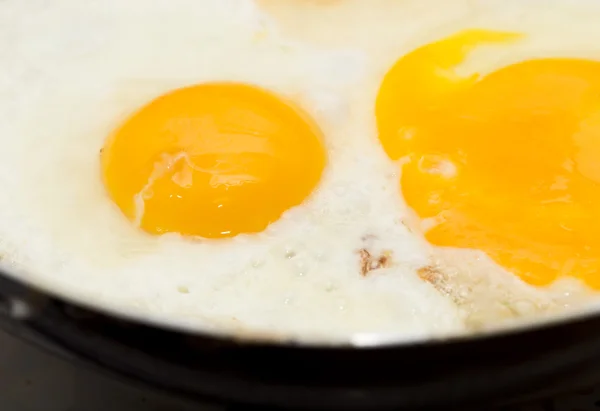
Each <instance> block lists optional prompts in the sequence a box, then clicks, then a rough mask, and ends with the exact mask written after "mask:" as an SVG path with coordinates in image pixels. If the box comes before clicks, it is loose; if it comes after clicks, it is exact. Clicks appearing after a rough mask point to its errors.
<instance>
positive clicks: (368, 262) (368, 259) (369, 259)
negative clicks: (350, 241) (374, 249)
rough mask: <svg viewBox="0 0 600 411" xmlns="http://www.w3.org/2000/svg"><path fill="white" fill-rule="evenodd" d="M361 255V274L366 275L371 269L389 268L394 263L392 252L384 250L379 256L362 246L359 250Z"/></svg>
mask: <svg viewBox="0 0 600 411" xmlns="http://www.w3.org/2000/svg"><path fill="white" fill-rule="evenodd" d="M358 254H359V256H360V274H361V275H362V276H363V277H365V276H366V275H367V274H368V273H369V272H370V271H373V270H377V269H379V268H387V267H389V266H390V265H391V263H392V252H391V251H388V250H386V251H383V252H382V253H381V255H380V256H379V257H375V256H373V255H371V253H370V252H369V251H367V249H366V248H362V249H360V250H359V252H358Z"/></svg>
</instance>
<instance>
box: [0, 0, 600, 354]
mask: <svg viewBox="0 0 600 411" xmlns="http://www.w3.org/2000/svg"><path fill="white" fill-rule="evenodd" d="M269 3H271V4H269ZM310 3H311V4H312V5H308V3H305V2H302V1H299V0H296V1H287V0H282V1H277V2H268V1H260V0H258V2H253V1H250V0H153V1H146V0H130V1H127V2H123V1H121V0H97V1H86V2H80V1H78V0H58V1H55V2H51V3H48V2H45V1H42V0H27V1H18V0H6V1H4V2H3V3H2V4H1V5H0V139H1V140H0V141H1V142H2V150H0V187H2V196H0V255H1V256H2V257H3V259H2V262H1V264H2V265H3V268H5V269H6V270H7V272H8V273H9V274H10V275H13V276H16V277H18V278H20V279H23V280H25V281H28V282H31V283H34V284H37V285H39V286H42V287H44V288H46V289H48V290H51V291H53V292H55V293H59V294H61V295H63V296H65V297H67V298H70V299H74V300H77V301H81V302H85V303H87V304H93V305H95V306H98V307H103V308H105V309H110V310H113V311H120V312H122V313H127V314H129V315H134V316H137V317H144V318H146V319H150V320H154V321H159V322H161V323H169V324H176V325H183V326H186V327H191V328H193V329H200V330H208V329H210V330H215V331H219V332H225V333H244V334H245V333H249V334H250V335H253V336H257V335H266V334H269V335H276V336H278V338H279V337H281V336H284V337H286V338H287V337H289V338H296V339H300V340H303V341H317V340H318V341H328V342H340V341H354V342H356V343H361V342H364V341H371V339H370V338H369V337H367V336H368V335H372V334H379V335H381V334H387V335H392V336H393V338H394V339H395V341H401V340H404V341H407V340H412V339H415V338H427V337H432V336H441V335H448V334H454V333H457V332H462V331H464V330H466V329H469V328H472V327H471V325H470V324H472V323H473V316H474V315H475V318H477V319H478V321H479V322H478V324H479V323H485V324H488V323H494V322H496V321H498V320H499V319H501V318H504V317H506V316H507V315H505V311H506V309H504V311H503V309H501V308H500V309H499V308H497V307H506V301H509V303H510V304H518V303H520V302H523V301H526V302H528V303H530V304H532V305H533V306H534V309H530V310H525V311H527V312H528V313H529V312H531V313H535V314H536V313H538V312H539V311H540V310H542V309H545V308H546V307H559V308H562V307H564V306H565V305H568V304H570V302H569V303H567V302H565V301H563V300H561V298H563V297H564V296H565V293H572V294H574V295H575V294H577V295H579V294H580V293H581V292H583V291H585V290H583V291H582V288H581V286H580V285H578V284H576V285H575V286H573V285H572V284H570V285H569V286H568V287H566V288H565V287H562V288H561V287H558V289H557V290H558V291H557V290H555V289H553V290H551V291H548V290H538V289H534V288H532V287H529V286H526V285H525V284H523V283H522V282H520V280H517V279H516V278H515V277H514V276H512V275H510V274H508V273H505V272H503V271H502V270H483V271H482V269H481V267H483V266H484V265H482V264H480V262H478V261H483V260H485V258H484V257H482V256H479V255H476V256H473V255H471V254H470V255H469V256H467V257H465V258H462V257H457V256H458V255H459V254H457V253H456V252H450V255H449V256H448V255H446V254H443V253H438V252H437V251H435V250H431V249H430V247H428V245H427V244H426V243H425V242H424V241H423V240H422V238H421V237H420V236H419V235H417V234H415V233H412V232H411V231H410V230H409V229H408V228H407V221H409V220H410V218H411V212H410V210H408V209H407V208H406V206H405V204H404V203H403V200H402V198H401V196H400V193H399V190H398V181H399V176H398V171H399V167H398V164H394V163H393V162H391V161H389V159H388V158H387V157H386V156H385V154H384V153H383V151H382V149H381V147H380V145H379V143H378V141H377V137H376V135H377V133H376V127H375V119H374V112H373V110H374V107H373V106H374V101H375V96H376V93H377V89H378V86H379V84H380V82H381V79H382V77H383V75H384V74H385V71H386V70H387V69H388V68H389V67H390V66H391V64H393V62H394V61H395V60H396V59H397V58H398V57H399V56H400V55H401V54H403V53H406V52H408V51H410V50H411V49H413V48H414V47H417V46H419V45H421V44H423V43H425V42H427V41H431V40H434V39H436V38H440V37H443V36H444V35H448V34H451V33H452V32H454V31H456V30H458V29H460V28H465V27H472V26H484V27H489V28H501V29H514V30H521V31H524V32H527V33H528V34H531V37H530V38H529V39H528V40H527V41H526V42H524V43H522V44H521V45H519V46H515V48H512V49H504V50H503V51H498V50H500V48H497V49H494V50H495V51H494V52H493V53H491V52H490V51H489V50H488V51H485V50H484V51H482V52H481V53H479V54H475V56H474V58H472V59H470V60H469V62H468V63H467V64H466V65H465V68H464V69H465V70H470V69H477V70H486V69H489V70H491V69H493V68H494V67H492V66H494V65H501V64H505V62H507V61H510V60H511V59H521V58H523V57H526V56H528V55H533V54H535V53H538V54H543V53H549V54H551V53H554V52H561V51H565V50H568V51H569V53H571V54H573V53H575V54H577V53H580V54H585V55H586V56H590V55H591V56H597V57H598V58H600V50H599V49H598V47H597V46H596V45H593V44H592V43H593V41H592V40H590V37H589V36H590V35H591V34H593V33H596V34H598V30H600V29H598V28H595V27H594V25H595V21H597V19H595V17H594V18H592V17H590V15H591V13H590V11H589V10H588V9H587V8H586V7H587V6H585V5H584V3H585V2H583V1H582V2H580V3H578V4H577V7H575V6H574V5H573V4H571V3H575V2H574V1H573V2H568V1H562V2H561V1H558V0H557V1H552V2H548V3H552V4H553V5H555V6H556V7H555V8H551V7H542V6H540V5H539V4H538V3H544V2H542V1H539V2H538V1H535V2H517V1H514V2H513V1H510V2H496V1H469V0H456V1H442V0H430V1H429V0H428V1H417V0H406V1H389V0H376V1H373V2H372V3H373V4H371V2H362V1H360V0H355V1H351V0H348V1H334V2H326V3H327V4H328V5H327V6H326V7H325V6H322V7H321V6H319V5H318V3H319V2H310ZM367 3H369V4H371V6H372V7H366V6H365V4H367ZM375 3H377V4H375ZM524 3H527V4H528V5H524ZM534 3H535V4H534ZM273 4H276V5H277V7H275V8H274V7H273ZM502 4H504V5H503V6H502ZM586 4H587V3H586ZM584 6H585V7H584ZM432 7H433V8H434V9H435V10H436V12H435V13H432V12H431V10H432ZM589 7H592V6H589ZM598 12H600V10H597V8H596V14H595V16H598V14H597V13H598ZM565 13H567V14H565ZM568 13H570V14H568ZM565 15H567V17H568V18H565ZM286 19H287V20H286ZM573 19H576V20H577V21H578V24H577V25H573V24H572V21H573ZM561 24H562V26H563V27H565V30H567V31H569V33H575V34H569V36H564V35H562V34H563V33H564V31H562V32H561V30H559V29H557V27H558V25H561ZM315 33H321V35H315ZM327 33H331V35H328V34H327ZM486 52H487V54H486ZM470 65H471V66H470ZM206 81H240V82H246V83H251V84H255V85H258V86H262V87H265V88H268V89H270V90H273V91H275V92H277V93H279V94H280V95H282V96H283V97H286V98H289V99H291V100H293V101H295V102H296V103H297V104H299V105H300V106H301V107H302V108H303V109H304V110H306V111H307V112H308V113H309V114H310V115H311V116H312V117H313V118H314V119H315V121H316V122H317V123H318V124H319V125H320V127H321V128H322V130H323V132H324V135H325V141H324V144H325V145H326V148H327V152H328V164H327V167H326V170H325V173H324V175H323V178H322V181H321V182H320V184H319V186H318V189H317V190H316V191H315V192H314V193H313V195H312V196H311V197H310V198H308V199H307V200H306V201H305V202H304V203H303V204H301V205H300V206H298V207H295V208H293V209H291V210H289V211H288V212H287V213H285V214H284V216H283V217H282V218H281V219H280V220H279V221H277V222H275V223H273V224H271V225H270V226H269V227H268V229H267V230H265V231H264V232H262V233H259V234H255V235H240V236H237V237H235V238H232V239H224V240H218V241H208V240H200V239H194V240H190V239H186V238H181V237H180V236H178V235H173V234H169V235H164V236H150V235H147V234H145V233H143V232H142V231H140V230H139V229H137V228H136V227H134V226H133V225H132V224H131V223H130V222H129V221H128V220H126V219H125V218H124V217H123V216H122V215H121V213H120V211H119V210H118V209H117V207H116V206H115V205H114V204H112V202H111V201H110V200H109V198H108V196H107V193H106V191H105V189H104V187H103V185H102V183H101V175H100V166H99V149H100V148H101V147H102V145H103V143H104V139H105V138H106V136H107V135H108V134H109V133H110V132H111V131H112V130H113V129H114V128H115V127H116V126H117V125H118V124H119V123H120V122H121V121H123V119H124V118H126V117H127V116H128V115H129V114H131V113H132V112H133V111H135V110H136V109H137V108H138V107H140V106H141V105H143V104H144V103H146V102H147V101H149V100H150V99H152V98H154V97H156V96H158V95H160V94H162V93H164V92H167V91H170V90H172V89H174V88H177V87H181V86H186V85H190V84H196V83H200V82H206ZM361 249H367V250H368V251H369V252H371V253H372V254H373V255H379V254H380V253H382V252H388V253H391V255H392V264H391V266H389V267H387V268H381V269H377V270H374V271H371V272H370V273H368V275H367V276H363V275H361V272H360V255H359V251H360V250H361ZM461 255H462V254H461ZM469 259H471V260H469ZM467 260H469V261H470V262H469V264H471V266H468V267H466V266H465V265H464V262H465V261H467ZM473 261H475V262H474V263H473ZM432 262H433V263H436V264H439V265H440V266H444V265H445V266H446V267H448V268H449V271H448V272H450V273H454V274H452V275H445V276H444V278H443V284H441V285H440V284H439V283H438V284H430V283H429V282H427V281H423V280H422V279H421V278H420V277H419V274H418V273H419V268H421V267H423V266H425V265H431V264H432ZM473 264H474V265H473ZM486 264H489V261H487V262H486ZM473 267H474V268H473ZM492 272H493V273H494V274H493V275H492V274H491V273H492ZM436 287H437V288H436ZM565 290H567V291H565ZM573 290H577V292H573ZM569 295H570V294H569ZM557 296H558V297H557ZM559 297H560V298H559ZM579 300H582V298H580V297H578V301H579ZM569 301H570V300H569ZM540 307H541V308H540ZM538 308H539V309H538ZM508 311H510V313H512V314H510V315H511V316H515V315H514V313H515V311H514V310H512V309H510V310H508ZM482 313H483V314H482ZM519 315H520V314H519ZM517 316H518V315H517Z"/></svg>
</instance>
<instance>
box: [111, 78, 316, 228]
mask: <svg viewBox="0 0 600 411" xmlns="http://www.w3.org/2000/svg"><path fill="white" fill-rule="evenodd" d="M101 160H102V161H101V163H102V172H103V177H104V183H105V185H106V187H107V189H108V192H109V194H110V196H111V197H112V199H113V201H114V202H115V203H116V204H117V205H118V206H119V208H120V209H121V210H122V211H123V213H124V214H125V215H126V216H127V217H128V218H129V219H131V220H132V221H134V222H135V223H137V224H139V226H140V227H141V228H143V229H144V230H145V231H147V232H149V233H154V234H159V233H166V232H176V233H180V234H183V235H192V236H201V237H208V238H218V237H228V236H234V235H236V234H239V233H255V232H259V231H261V230H263V229H264V228H265V227H266V226H267V225H268V224H269V223H271V222H273V221H275V220H277V219H278V218H279V217H280V216H281V214H282V213H283V212H284V211H286V210H288V209H289V208H290V207H293V206H295V205H297V204H299V203H301V202H302V201H303V200H304V199H305V198H306V197H307V196H308V195H309V194H310V193H311V192H312V191H313V189H314V188H315V186H316V185H317V183H318V181H319V179H320V176H321V173H322V171H323V168H324V166H325V150H324V147H323V144H322V140H321V135H320V132H319V131H318V129H317V128H316V127H315V126H314V125H313V124H312V123H311V121H310V120H309V119H308V118H307V117H306V116H305V115H303V114H302V113H301V112H300V111H299V110H297V109H296V108H294V107H292V106H291V105H289V104H287V103H285V102H284V101H282V100H281V99H279V98H278V97H276V96H274V95H273V94H271V93H269V92H266V91H264V90H261V89H259V88H256V87H252V86H249V85H243V84H229V83H224V84H217V83H214V84H212V83H211V84H202V85H197V86H192V87H188V88H183V89H179V90H176V91H173V92H171V93H169V94H166V95H163V96H161V97H159V98H157V99H155V100H154V101H152V102H151V103H149V104H148V105H146V106H145V107H143V108H142V109H141V110H139V111H138V112H137V113H135V114H134V115H133V116H132V117H131V118H129V119H128V120H127V121H126V122H125V123H124V124H123V125H122V126H121V127H120V128H119V129H118V130H116V132H115V133H114V134H113V135H112V136H110V137H109V138H108V140H107V142H106V144H105V146H104V148H103V150H102V154H101Z"/></svg>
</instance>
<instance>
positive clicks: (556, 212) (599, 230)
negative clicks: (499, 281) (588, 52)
mask: <svg viewBox="0 0 600 411" xmlns="http://www.w3.org/2000/svg"><path fill="white" fill-rule="evenodd" d="M518 38H519V36H518V35H517V34H513V33H502V32H493V31H485V30H468V31H464V32H460V33H458V34H456V35H454V36H452V37H449V38H447V39H444V40H441V41H438V42H436V43H432V44H429V45H426V46H424V47H421V48H419V49H417V50H415V51H413V52H412V53H410V54H408V55H406V56H404V57H402V58H401V59H400V60H399V61H398V62H397V63H396V64H395V66H394V67H393V68H392V69H391V70H390V71H389V72H388V74H387V75H386V77H385V79H384V81H383V83H382V85H381V88H380V92H379V95H378V98H377V102H376V114H377V121H378V127H379V133H380V141H381V143H382V145H383V147H384V148H385V150H386V152H387V153H388V155H389V156H390V157H391V158H392V159H394V160H396V159H400V158H405V159H406V162H405V163H404V165H403V169H402V177H401V184H400V186H401V190H402V193H403V195H404V197H405V200H406V201H407V203H408V205H409V206H410V207H412V208H413V209H414V210H415V211H416V212H417V214H418V215H419V216H420V218H421V219H423V220H426V222H427V223H428V224H430V228H429V229H428V230H427V231H426V238H427V239H428V240H429V241H430V242H431V243H433V244H435V245H440V246H452V247H462V248H472V249H479V250H482V251H484V252H485V253H487V254H488V255H489V256H490V257H491V258H492V259H494V260H495V261H496V262H497V263H499V264H500V265H501V266H503V267H505V268H506V269H508V270H509V271H512V272H513V273H515V274H517V275H519V276H520V277H521V278H522V279H523V280H525V281H526V282H528V283H530V284H534V285H545V284H549V283H551V282H553V281H554V280H555V279H557V278H558V277H560V276H574V277H577V278H579V279H581V280H583V281H584V282H585V283H587V284H588V285H590V286H591V287H593V288H596V289H600V62H596V61H591V60H582V59H568V58H548V59H537V60H527V61H522V62H520V63H517V64H513V65H509V66H506V67H503V68H500V69H498V70H497V71H495V72H492V73H490V74H487V75H485V76H479V75H477V74H475V75H472V76H466V77H461V76H458V75H457V74H456V72H455V71H454V70H453V68H454V67H455V66H457V65H458V64H459V63H461V61H463V59H464V58H465V57H466V54H467V53H468V52H469V50H471V49H472V48H473V47H474V46H477V45H482V44H489V43H498V44H502V43H509V42H513V41H515V40H517V39H518ZM504 46H508V45H507V44H505V45H504Z"/></svg>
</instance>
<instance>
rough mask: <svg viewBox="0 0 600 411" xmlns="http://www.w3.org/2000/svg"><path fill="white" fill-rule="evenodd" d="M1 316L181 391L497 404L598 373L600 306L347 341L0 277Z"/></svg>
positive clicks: (373, 404) (73, 357)
mask: <svg viewBox="0 0 600 411" xmlns="http://www.w3.org/2000/svg"><path fill="white" fill-rule="evenodd" d="M0 301H1V305H0V306H1V312H2V315H1V316H0V321H1V322H0V326H1V327H2V328H4V329H5V330H6V331H8V332H9V333H11V334H13V335H16V336H19V337H21V338H24V339H25V340H28V341H30V342H32V343H34V344H38V345H40V346H42V347H43V348H45V349H47V350H50V351H52V352H54V353H56V354H58V355H60V356H62V357H64V358H66V359H67V360H69V361H74V362H77V363H83V364H86V365H87V366H91V367H94V368H96V369H98V370H101V371H105V372H110V373H112V374H114V375H118V376H120V377H123V378H125V379H127V380H130V381H137V382H142V383H145V384H147V385H150V386H152V387H154V388H155V389H160V390H164V391H167V392H169V393H171V394H173V395H176V396H181V397H185V398H188V399H191V400H192V401H202V402H206V401H209V402H216V403H220V404H228V405H231V406H236V405H239V406H244V407H251V406H257V407H259V408H260V409H261V410H264V409H269V408H270V407H272V408H273V409H282V408H285V409H313V410H316V409H327V410H329V409H331V410H341V409H345V410H415V409H431V408H437V407H444V408H446V409H448V408H453V407H461V408H464V407H468V406H474V407H475V406H478V405H485V407H486V408H488V407H491V405H493V404H494V405H503V404H507V403H511V402H515V401H520V400H523V399H529V398H539V397H542V396H544V395H546V394H550V393H556V392H557V391H567V390H571V389H576V388H581V387H585V386H586V385H589V384H591V383H593V382H597V381H600V316H598V315H588V316H585V317H579V318H573V319H571V320H564V321H562V322H558V323H552V324H546V325H539V326H535V327H532V328H528V329H524V330H520V331H519V330H513V331H505V332H502V333H496V334H493V335H486V336H475V337H464V338H453V339H449V340H444V341H428V342H420V343H413V344H401V345H383V346H380V347H369V348H357V347H351V346H338V347H325V346H300V345H295V344H293V343H277V342H272V343H269V342H256V341H251V340H243V339H241V340H240V339H238V340H236V339H231V338H225V337H217V336H211V335H207V334H201V333H191V332H182V331H177V330H167V329H161V328H158V327H156V326H151V325H148V324H143V323H141V322H136V321H133V320H130V319H123V318H118V317H114V316H111V315H109V314H106V313H100V312H97V311H93V310H91V309H88V308H83V307H80V306H76V305H73V304H72V303H68V302H66V301H64V300H61V299H59V298H57V297H54V296H51V295H48V294H45V293H44V292H41V291H38V290H34V289H32V288H30V287H29V286H26V285H23V284H21V283H18V282H16V281H14V280H11V279H8V278H7V277H4V276H0Z"/></svg>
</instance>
